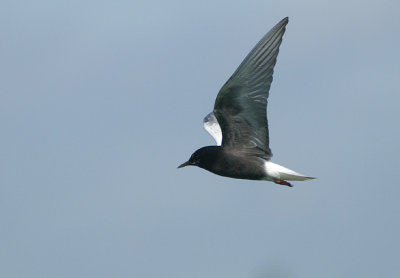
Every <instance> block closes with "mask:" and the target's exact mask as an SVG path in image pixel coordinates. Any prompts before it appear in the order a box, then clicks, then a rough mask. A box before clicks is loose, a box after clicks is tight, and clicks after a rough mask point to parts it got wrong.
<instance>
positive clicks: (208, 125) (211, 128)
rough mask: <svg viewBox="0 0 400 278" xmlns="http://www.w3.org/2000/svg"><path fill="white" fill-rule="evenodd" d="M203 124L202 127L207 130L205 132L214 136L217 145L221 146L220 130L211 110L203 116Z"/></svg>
mask: <svg viewBox="0 0 400 278" xmlns="http://www.w3.org/2000/svg"><path fill="white" fill-rule="evenodd" d="M203 125H204V129H205V130H207V132H208V133H210V135H211V136H212V137H213V138H214V140H215V142H217V146H221V144H222V131H221V127H220V126H219V124H218V120H217V118H216V117H215V115H214V113H213V112H211V113H210V114H208V115H207V116H206V117H205V118H204V120H203Z"/></svg>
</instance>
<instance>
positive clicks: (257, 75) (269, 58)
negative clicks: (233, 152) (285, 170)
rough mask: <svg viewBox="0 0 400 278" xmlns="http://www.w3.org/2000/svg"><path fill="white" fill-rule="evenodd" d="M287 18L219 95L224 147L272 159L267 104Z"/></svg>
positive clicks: (217, 102)
mask: <svg viewBox="0 0 400 278" xmlns="http://www.w3.org/2000/svg"><path fill="white" fill-rule="evenodd" d="M288 21H289V20H288V18H284V19H283V20H282V21H280V22H279V23H278V24H277V25H275V26H274V27H273V28H272V29H271V30H270V31H269V32H268V33H267V34H266V35H265V36H264V37H263V38H262V39H261V40H260V41H259V42H258V43H257V45H256V46H255V47H254V48H253V50H251V52H250V53H249V54H248V55H247V56H246V58H245V59H244V60H243V62H242V63H241V64H240V66H239V67H238V69H237V70H236V71H235V72H234V73H233V75H232V76H231V78H229V80H228V81H227V82H226V83H225V85H224V86H223V87H222V88H221V90H220V91H219V93H218V96H217V99H216V100H215V105H214V114H215V116H216V118H217V120H218V123H219V125H220V127H221V130H222V134H223V140H222V146H224V147H232V148H236V149H242V150H244V151H246V150H247V151H250V150H251V149H252V150H258V151H260V152H262V153H263V155H265V156H266V157H271V156H272V153H271V150H270V148H269V135H268V122H267V109H266V108H267V102H268V95H269V88H270V86H271V83H272V74H273V69H274V66H275V63H276V57H277V56H278V52H279V46H280V44H281V42H282V36H283V34H284V33H285V26H286V24H287V23H288Z"/></svg>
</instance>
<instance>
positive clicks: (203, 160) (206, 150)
mask: <svg viewBox="0 0 400 278" xmlns="http://www.w3.org/2000/svg"><path fill="white" fill-rule="evenodd" d="M217 149H219V147H217V146H210V147H203V148H201V149H198V150H197V151H195V152H194V153H193V154H192V155H191V157H190V158H189V160H188V161H186V162H185V163H183V164H181V165H179V166H178V168H182V167H185V166H197V167H201V168H204V167H205V166H206V165H208V164H210V162H211V161H213V160H214V158H215V152H216V151H217Z"/></svg>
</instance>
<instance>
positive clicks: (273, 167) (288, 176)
mask: <svg viewBox="0 0 400 278" xmlns="http://www.w3.org/2000/svg"><path fill="white" fill-rule="evenodd" d="M264 166H265V171H266V172H267V175H268V176H269V177H271V178H272V179H280V180H288V181H305V180H311V179H315V178H313V177H307V176H304V175H302V174H299V173H297V172H295V171H293V170H290V169H288V168H285V167H283V166H281V165H279V164H276V163H273V162H271V161H266V162H265V164H264Z"/></svg>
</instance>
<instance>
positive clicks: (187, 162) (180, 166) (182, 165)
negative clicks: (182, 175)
mask: <svg viewBox="0 0 400 278" xmlns="http://www.w3.org/2000/svg"><path fill="white" fill-rule="evenodd" d="M189 165H192V164H191V163H190V162H189V161H186V162H185V163H183V164H181V165H179V166H178V168H183V167H185V166H189Z"/></svg>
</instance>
